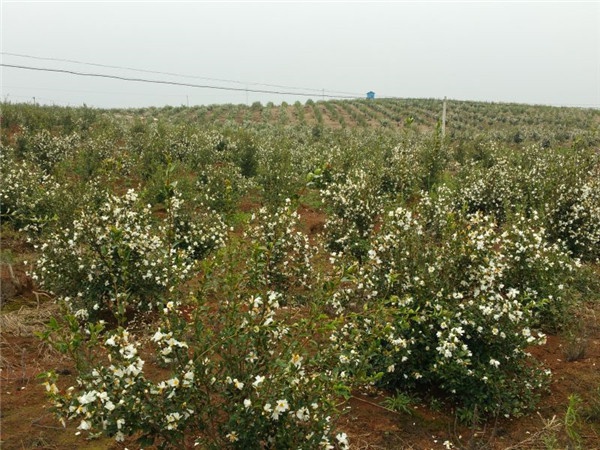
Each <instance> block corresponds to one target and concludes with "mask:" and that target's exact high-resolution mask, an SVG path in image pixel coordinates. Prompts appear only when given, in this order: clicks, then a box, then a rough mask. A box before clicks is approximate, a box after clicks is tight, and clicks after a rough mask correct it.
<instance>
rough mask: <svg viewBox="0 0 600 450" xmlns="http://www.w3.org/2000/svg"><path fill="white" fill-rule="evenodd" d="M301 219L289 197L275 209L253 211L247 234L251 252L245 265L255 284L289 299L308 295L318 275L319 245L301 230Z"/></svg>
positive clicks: (245, 234) (246, 237)
mask: <svg viewBox="0 0 600 450" xmlns="http://www.w3.org/2000/svg"><path fill="white" fill-rule="evenodd" d="M299 220H300V216H299V214H298V213H297V212H296V211H295V210H294V209H293V207H292V203H291V201H290V199H286V200H285V202H284V205H283V206H281V207H279V208H278V209H276V210H275V211H274V212H269V210H268V209H267V208H261V209H260V210H259V211H258V212H257V213H256V214H253V216H252V219H251V221H250V225H249V228H248V230H247V231H246V232H245V233H244V238H245V240H246V242H247V243H248V245H249V247H250V248H249V250H250V252H251V254H250V257H249V258H248V261H247V263H246V267H247V270H248V273H249V274H250V280H251V283H253V285H255V286H266V287H268V288H269V289H272V290H277V291H278V292H285V293H286V295H285V297H286V298H287V297H291V296H289V295H288V294H293V295H292V296H293V297H295V298H299V297H301V296H302V295H308V294H309V292H310V289H311V288H312V286H313V284H314V283H315V277H316V273H315V271H314V269H313V259H314V257H315V254H316V248H315V247H314V246H312V245H311V244H310V242H309V240H308V237H307V236H306V235H305V234H304V233H303V232H302V231H299V230H298V223H299ZM284 302H286V299H284Z"/></svg>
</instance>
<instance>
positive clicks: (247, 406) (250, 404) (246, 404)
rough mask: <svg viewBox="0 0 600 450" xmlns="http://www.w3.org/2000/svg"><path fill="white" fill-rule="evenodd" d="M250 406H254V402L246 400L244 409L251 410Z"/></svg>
mask: <svg viewBox="0 0 600 450" xmlns="http://www.w3.org/2000/svg"><path fill="white" fill-rule="evenodd" d="M250 406H252V400H250V399H249V398H247V399H245V400H244V408H246V409H248V408H250Z"/></svg>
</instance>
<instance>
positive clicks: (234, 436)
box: [225, 431, 239, 442]
mask: <svg viewBox="0 0 600 450" xmlns="http://www.w3.org/2000/svg"><path fill="white" fill-rule="evenodd" d="M225 437H226V438H227V439H228V440H229V442H236V441H237V440H239V438H238V434H237V433H236V432H235V431H232V432H231V433H227V434H226V435H225Z"/></svg>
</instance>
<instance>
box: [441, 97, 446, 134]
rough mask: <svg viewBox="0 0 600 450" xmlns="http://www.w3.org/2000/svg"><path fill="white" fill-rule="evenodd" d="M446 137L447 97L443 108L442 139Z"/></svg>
mask: <svg viewBox="0 0 600 450" xmlns="http://www.w3.org/2000/svg"><path fill="white" fill-rule="evenodd" d="M444 136H446V97H444V106H443V108H442V137H444Z"/></svg>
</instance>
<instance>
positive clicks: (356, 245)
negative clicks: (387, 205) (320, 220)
mask: <svg viewBox="0 0 600 450" xmlns="http://www.w3.org/2000/svg"><path fill="white" fill-rule="evenodd" d="M336 178H337V179H336V180H335V181H334V182H332V183H330V184H329V185H328V186H327V188H326V189H324V190H322V191H321V197H322V200H323V203H324V204H325V205H326V206H327V207H328V208H330V210H331V213H330V215H329V217H328V219H327V222H326V224H325V231H326V239H327V245H328V247H329V249H330V250H331V251H333V252H344V253H349V254H351V255H352V256H354V257H355V258H356V259H357V260H358V261H362V260H363V259H364V258H365V256H366V254H367V251H368V245H369V238H370V236H371V232H372V231H373V228H374V227H375V220H376V219H377V216H378V215H379V214H381V213H382V211H383V205H382V199H381V197H380V196H379V195H378V193H377V190H376V189H374V186H373V185H372V180H371V179H370V178H369V177H368V175H367V174H366V173H365V172H364V171H362V170H358V171H357V172H356V173H354V174H352V175H350V176H348V178H346V179H343V178H342V177H341V176H337V177H336Z"/></svg>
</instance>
